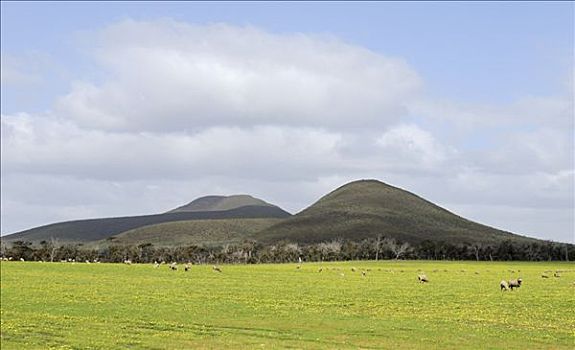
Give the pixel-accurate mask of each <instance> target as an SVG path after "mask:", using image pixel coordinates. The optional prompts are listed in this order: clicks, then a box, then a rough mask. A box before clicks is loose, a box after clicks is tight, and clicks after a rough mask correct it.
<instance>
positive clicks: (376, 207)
mask: <svg viewBox="0 0 575 350" xmlns="http://www.w3.org/2000/svg"><path fill="white" fill-rule="evenodd" d="M378 235H382V236H384V237H390V238H395V239H398V240H401V241H406V242H409V243H419V242H421V241H424V240H431V241H448V242H451V243H466V244H472V243H498V242H501V241H502V240H505V239H510V240H523V241H535V240H534V239H531V238H527V237H523V236H519V235H515V234H512V233H510V232H505V231H501V230H497V229H494V228H492V227H488V226H485V225H481V224H478V223H475V222H472V221H469V220H466V219H464V218H462V217H460V216H457V215H455V214H453V213H451V212H449V211H447V210H445V209H443V208H441V207H439V206H437V205H435V204H433V203H431V202H429V201H426V200H424V199H423V198H421V197H418V196H417V195H415V194H413V193H410V192H407V191H405V190H402V189H399V188H397V187H393V186H390V185H387V184H385V183H383V182H380V181H377V180H360V181H355V182H351V183H349V184H346V185H344V186H342V187H340V188H338V189H336V190H335V191H333V192H331V193H329V194H328V195H326V196H324V197H323V198H321V199H320V200H319V201H317V202H316V203H315V204H313V205H312V206H310V207H309V208H307V209H305V210H303V211H302V212H300V213H298V214H297V215H295V216H292V217H291V218H289V219H286V220H283V221H282V222H279V223H277V224H275V225H273V226H271V227H269V228H267V229H264V230H263V231H262V232H260V233H259V234H258V235H257V237H258V239H259V240H260V241H262V242H264V243H272V242H276V241H280V240H287V241H292V242H299V243H303V244H305V243H316V242H322V241H329V240H333V239H339V238H341V239H346V240H355V241H358V240H362V239H365V238H376V237H377V236H378Z"/></svg>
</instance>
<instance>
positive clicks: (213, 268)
mask: <svg viewBox="0 0 575 350" xmlns="http://www.w3.org/2000/svg"><path fill="white" fill-rule="evenodd" d="M212 270H214V271H216V272H222V269H220V268H219V266H216V265H214V266H212Z"/></svg>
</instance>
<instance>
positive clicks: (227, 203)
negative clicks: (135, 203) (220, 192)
mask: <svg viewBox="0 0 575 350" xmlns="http://www.w3.org/2000/svg"><path fill="white" fill-rule="evenodd" d="M254 205H255V206H264V207H275V206H274V205H272V204H269V203H267V202H264V201H263V200H261V199H258V198H254V197H252V196H249V195H247V194H240V195H233V196H205V197H201V198H198V199H196V200H194V201H192V202H190V203H188V204H186V205H182V206H181V207H178V208H176V209H173V210H170V211H169V212H168V213H179V212H195V211H220V210H230V209H235V208H240V207H245V206H254Z"/></svg>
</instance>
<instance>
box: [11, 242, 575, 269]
mask: <svg viewBox="0 0 575 350" xmlns="http://www.w3.org/2000/svg"><path fill="white" fill-rule="evenodd" d="M0 256H1V257H4V258H11V259H12V260H19V259H24V260H26V261H28V260H36V261H62V260H66V261H72V260H74V261H86V260H88V261H94V260H97V261H102V262H123V261H125V260H130V261H133V262H140V263H150V262H154V261H158V262H162V261H163V262H172V261H176V262H193V263H224V262H225V263H249V264H255V263H284V262H295V261H298V259H299V258H302V259H303V260H304V261H345V260H382V259H422V260H477V261H509V260H524V261H575V245H572V244H565V243H555V242H545V241H534V242H530V243H521V242H514V241H502V242H500V243H499V244H496V245H487V244H474V245H463V244H452V243H449V242H434V241H423V242H421V243H419V244H416V245H411V244H409V243H407V242H398V241H396V240H394V239H390V238H385V237H380V238H378V239H365V240H362V241H360V242H354V241H331V242H322V243H317V244H308V245H298V244H297V243H289V242H279V243H276V244H271V245H263V244H261V243H257V242H256V241H249V240H246V241H243V242H241V243H235V244H225V245H223V246H206V245H185V246H176V247H162V246H154V245H153V244H152V243H143V244H139V245H128V244H122V245H120V244H110V245H108V246H101V247H99V248H90V247H89V246H88V247H86V246H82V245H73V244H59V243H58V242H57V241H43V242H42V243H41V244H40V245H39V246H33V245H32V244H31V243H30V242H23V241H17V242H14V243H13V244H12V245H10V246H7V245H6V244H2V249H1V250H0Z"/></svg>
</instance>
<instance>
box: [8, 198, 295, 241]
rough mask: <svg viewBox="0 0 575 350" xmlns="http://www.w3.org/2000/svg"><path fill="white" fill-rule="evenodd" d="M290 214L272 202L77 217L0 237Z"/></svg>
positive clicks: (86, 235) (97, 233)
mask: <svg viewBox="0 0 575 350" xmlns="http://www.w3.org/2000/svg"><path fill="white" fill-rule="evenodd" d="M289 216H290V214H289V213H288V212H286V211H284V210H282V209H280V208H278V207H274V206H245V207H241V208H235V209H231V210H225V211H224V210H221V211H203V212H178V213H165V214H157V215H144V216H128V217H119V218H104V219H90V220H78V221H67V222H60V223H56V224H51V225H46V226H40V227H36V228H33V229H30V230H26V231H22V232H18V233H14V234H11V235H8V236H4V237H2V241H3V242H13V241H17V240H24V241H30V242H36V243H38V242H41V241H43V240H49V239H50V238H51V237H54V238H57V239H59V240H60V242H90V241H99V240H102V239H105V238H108V237H110V236H114V235H117V234H119V233H121V232H125V231H128V230H133V229H135V228H138V227H142V226H148V225H154V224H159V223H164V222H172V221H185V220H206V219H230V218H286V217H289Z"/></svg>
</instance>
